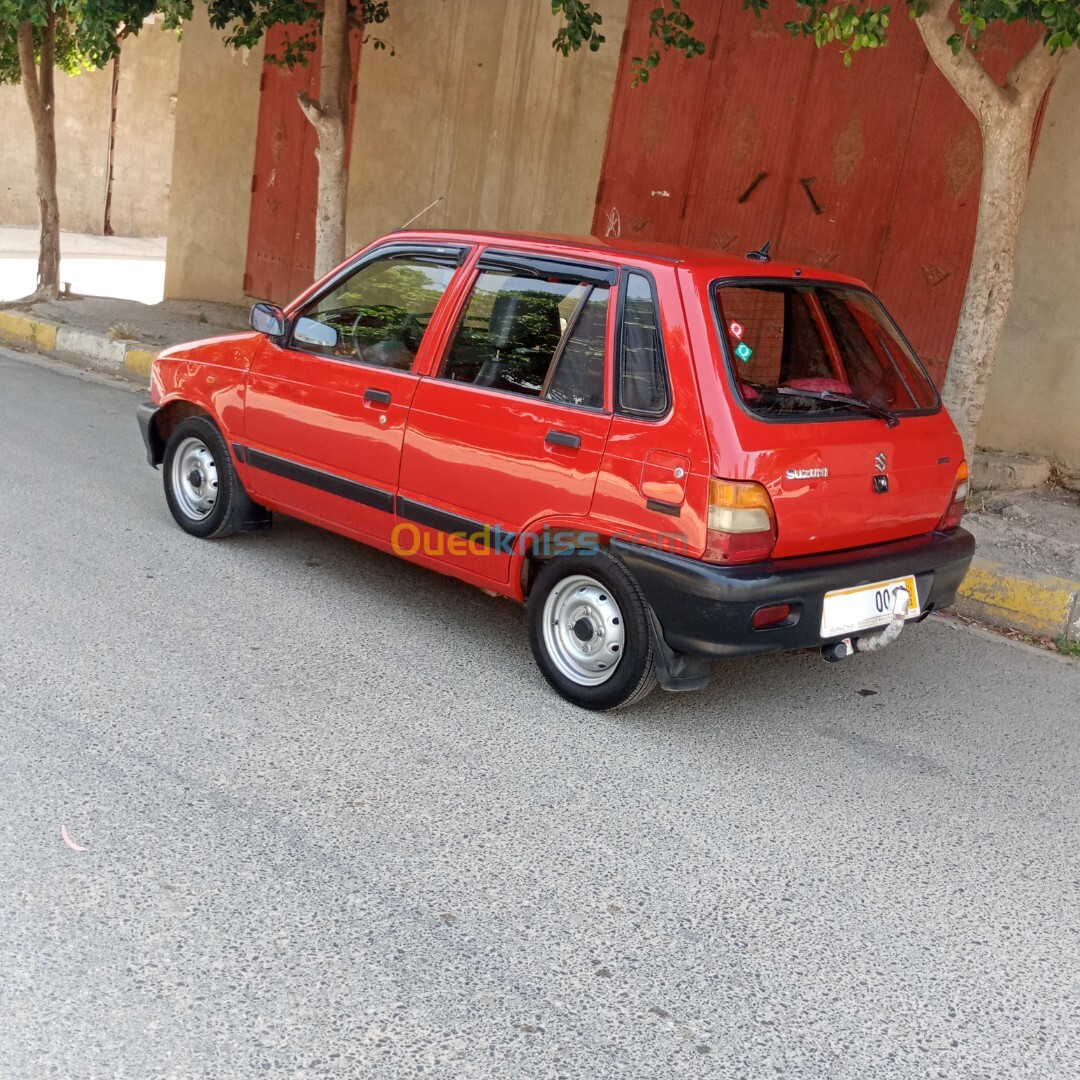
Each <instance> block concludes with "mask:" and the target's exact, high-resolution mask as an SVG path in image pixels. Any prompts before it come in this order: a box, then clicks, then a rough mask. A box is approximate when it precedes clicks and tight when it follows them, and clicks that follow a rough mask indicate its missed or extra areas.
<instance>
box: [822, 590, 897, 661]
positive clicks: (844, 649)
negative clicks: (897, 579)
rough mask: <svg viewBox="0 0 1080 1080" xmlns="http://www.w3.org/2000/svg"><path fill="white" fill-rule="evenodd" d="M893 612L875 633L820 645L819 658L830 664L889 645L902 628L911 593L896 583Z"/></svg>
mask: <svg viewBox="0 0 1080 1080" xmlns="http://www.w3.org/2000/svg"><path fill="white" fill-rule="evenodd" d="M893 601H894V602H893V613H892V618H891V619H889V621H888V622H887V623H886V624H885V626H883V627H882V628H881V629H880V630H879V631H878V632H877V633H876V634H867V635H865V636H864V637H860V638H844V640H843V641H837V642H834V643H833V644H832V645H822V646H821V658H822V660H825V661H827V662H828V663H830V664H839V663H840V661H841V660H846V659H847V658H848V657H849V656H854V655H855V654H856V653H857V652H860V653H867V652H876V651H877V650H878V649H884V648H885V646H886V645H891V644H892V643H893V642H894V641H895V640H896V639H897V638H898V637H899V636H900V631H901V630H903V629H904V620H905V619H906V618H907V613H908V611H910V610H911V594H910V593H909V592H908V591H907V589H906V588H905V587H904V586H903V585H897V586H896V588H895V589H893Z"/></svg>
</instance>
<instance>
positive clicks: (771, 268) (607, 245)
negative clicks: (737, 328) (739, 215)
mask: <svg viewBox="0 0 1080 1080" xmlns="http://www.w3.org/2000/svg"><path fill="white" fill-rule="evenodd" d="M391 236H392V237H393V238H401V237H409V238H410V239H416V240H431V241H435V242H439V243H479V244H487V245H491V244H495V245H499V244H504V245H506V246H508V247H512V248H522V249H525V248H540V249H543V250H544V251H546V252H548V253H550V254H556V253H557V254H560V255H563V256H564V257H566V256H570V257H573V256H574V255H585V256H590V255H591V256H592V257H594V258H595V257H596V256H597V255H600V256H607V257H608V258H613V259H618V258H620V257H624V258H625V257H630V258H634V259H643V260H646V261H649V260H651V261H655V262H658V263H665V264H668V265H678V266H683V267H686V268H687V269H689V270H694V271H700V272H703V273H704V274H706V275H708V276H710V277H717V278H719V277H768V278H776V277H780V278H788V277H800V276H801V277H805V278H807V279H812V280H816V281H830V282H841V283H844V284H850V285H859V286H862V285H863V283H862V282H861V281H859V279H858V278H854V277H850V276H849V275H847V274H837V273H835V272H834V271H830V270H821V269H818V268H817V267H807V266H803V265H800V264H798V263H788V262H780V261H777V260H773V259H770V260H769V261H768V262H756V261H754V260H753V259H747V258H746V257H745V256H743V257H739V256H736V255H728V254H727V253H725V252H722V251H708V250H705V249H703V248H693V247H683V246H681V245H679V244H661V243H655V242H653V241H651V240H628V239H626V238H625V237H614V236H612V237H600V236H574V235H570V234H560V233H526V232H496V231H491V232H488V231H484V230H478V229H403V230H399V231H398V232H396V233H393V234H391ZM390 238H391V237H385V238H384V239H390ZM796 271H798V274H796Z"/></svg>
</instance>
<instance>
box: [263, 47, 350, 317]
mask: <svg viewBox="0 0 1080 1080" xmlns="http://www.w3.org/2000/svg"><path fill="white" fill-rule="evenodd" d="M302 32H303V30H302V28H301V27H299V26H286V27H282V26H276V27H273V28H272V29H270V30H269V31H268V32H267V34H266V54H267V55H268V56H277V55H280V54H281V50H282V47H283V46H284V43H285V40H286V37H293V38H295V37H297V36H298V35H299V34H301V33H302ZM361 37H362V35H361V34H360V33H359V32H354V33H353V34H352V35H351V38H350V44H351V46H352V57H353V64H352V68H353V85H352V92H351V93H350V95H349V101H350V103H352V102H354V101H355V99H356V78H357V69H358V68H359V60H360V42H361ZM321 44H322V39H321V37H320V38H319V39H317V43H316V48H315V51H314V52H313V53H311V54H310V55H309V57H308V63H307V65H306V66H303V67H301V66H297V67H294V68H292V69H291V70H290V69H289V68H284V67H281V66H279V65H277V64H273V63H271V62H269V61H265V62H264V64H263V72H262V81H261V82H260V84H259V130H258V136H257V140H256V144H255V172H254V175H253V176H252V178H251V218H250V225H249V229H248V251H247V265H246V267H245V273H244V292H245V293H246V294H247V295H248V296H255V297H258V298H259V299H261V300H273V301H274V302H275V303H279V304H283V303H285V302H287V301H289V300H291V299H292V298H293V297H294V296H296V295H297V294H298V293H300V292H302V291H303V290H304V289H306V288H307V287H308V286H309V285H310V284H311V282H312V280H313V279H314V267H315V210H316V205H317V201H318V175H319V174H318V162H317V160H316V157H315V148H316V146H317V145H318V142H317V139H316V137H315V128H314V127H313V126H312V125H311V124H310V123H309V122H308V120H307V118H306V117H305V116H304V114H303V113H302V112H301V111H300V105H299V103H298V101H297V98H296V95H297V93H298V92H299V91H301V90H303V91H304V92H305V93H307V94H309V95H310V96H311V97H312V98H315V99H318V96H319V63H320V58H321V56H322V49H321ZM350 110H351V105H350ZM349 123H350V130H351V125H352V113H351V111H350V117H349ZM350 142H351V139H350Z"/></svg>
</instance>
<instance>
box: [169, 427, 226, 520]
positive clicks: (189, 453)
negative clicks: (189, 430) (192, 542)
mask: <svg viewBox="0 0 1080 1080" xmlns="http://www.w3.org/2000/svg"><path fill="white" fill-rule="evenodd" d="M171 480H172V490H173V495H174V496H175V497H176V501H177V503H178V504H179V506H180V509H181V511H182V512H183V513H184V515H185V516H186V517H189V518H191V519H192V520H193V521H202V520H203V519H204V518H206V517H208V516H209V514H210V512H211V511H212V510H213V509H214V504H215V503H216V502H217V498H218V467H217V462H216V461H215V460H214V455H213V454H212V453H210V448H209V447H208V446H207V445H206V443H204V442H203V441H202V439H196V438H194V437H189V438H187V439H185V440H184V441H183V442H182V443H181V444H180V445H179V446H178V447H177V448H176V453H175V454H174V455H173V460H172V476H171Z"/></svg>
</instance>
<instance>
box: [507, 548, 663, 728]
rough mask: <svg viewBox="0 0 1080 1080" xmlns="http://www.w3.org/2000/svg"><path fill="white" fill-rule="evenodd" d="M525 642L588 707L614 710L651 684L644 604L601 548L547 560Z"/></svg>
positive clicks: (548, 675)
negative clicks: (526, 641)
mask: <svg viewBox="0 0 1080 1080" xmlns="http://www.w3.org/2000/svg"><path fill="white" fill-rule="evenodd" d="M528 618H529V642H530V644H531V645H532V650H533V656H534V657H535V658H536V663H537V666H538V667H539V668H540V671H541V672H542V673H543V675H544V678H545V679H547V681H548V682H549V683H550V684H551V686H552V687H554V689H555V690H557V691H558V692H559V693H560V694H561V695H562V696H563V697H564V698H566V700H567V701H570V702H573V704H575V705H580V706H581V707H582V708H585V709H618V708H621V707H623V706H625V705H632V704H633V703H634V702H636V701H640V700H641V699H642V698H643V697H645V695H646V694H648V693H649V692H650V691H651V690H652V689H653V687H654V686H655V685H656V675H655V657H654V655H653V641H652V631H651V626H650V621H649V609H648V606H647V605H646V603H645V599H644V597H643V596H642V595H641V591H640V589H639V588H638V586H637V583H636V582H635V581H634V579H633V578H632V577H631V576H630V573H629V571H628V570H627V569H626V567H625V566H623V564H622V563H621V562H619V560H618V559H616V558H615V557H614V556H613V555H611V554H609V553H608V552H606V551H597V552H593V553H590V554H577V553H572V554H568V555H560V556H558V557H556V558H554V559H551V560H550V561H549V562H547V563H545V564H544V565H543V566H542V567H541V569H540V572H539V573H538V574H537V576H536V580H535V582H534V583H533V587H532V591H531V592H530V594H529V601H528Z"/></svg>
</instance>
